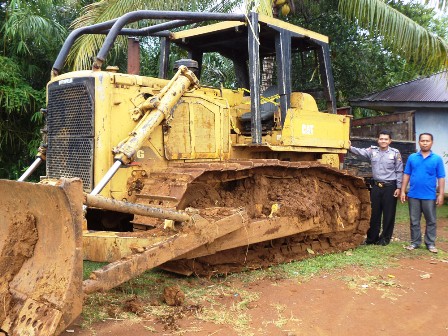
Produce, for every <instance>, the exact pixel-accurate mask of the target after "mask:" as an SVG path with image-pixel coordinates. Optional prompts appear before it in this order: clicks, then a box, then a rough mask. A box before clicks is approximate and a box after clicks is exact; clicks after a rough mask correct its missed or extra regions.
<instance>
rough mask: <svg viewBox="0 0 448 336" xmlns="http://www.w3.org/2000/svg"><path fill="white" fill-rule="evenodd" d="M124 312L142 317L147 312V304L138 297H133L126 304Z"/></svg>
mask: <svg viewBox="0 0 448 336" xmlns="http://www.w3.org/2000/svg"><path fill="white" fill-rule="evenodd" d="M123 308H124V310H125V311H127V312H130V313H133V314H135V315H137V316H141V315H142V314H143V313H144V311H145V303H144V302H143V301H142V300H141V299H139V298H138V297H137V296H135V297H132V298H130V299H128V300H126V302H125V303H124V307H123Z"/></svg>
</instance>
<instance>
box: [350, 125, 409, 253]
mask: <svg viewBox="0 0 448 336" xmlns="http://www.w3.org/2000/svg"><path fill="white" fill-rule="evenodd" d="M391 142H392V136H391V132H389V131H381V132H380V134H379V136H378V146H371V147H369V148H356V147H353V146H350V152H351V153H353V154H356V155H359V156H362V157H364V158H366V159H368V160H370V162H371V164H372V175H373V185H372V190H371V192H370V200H371V203H372V216H371V218H370V228H369V230H368V231H367V239H366V241H365V244H378V245H383V246H385V245H387V244H389V243H390V240H391V238H392V233H393V231H394V225H395V211H396V208H397V199H398V197H399V195H400V188H401V181H402V179H403V161H402V159H401V155H400V152H399V151H398V149H395V148H392V147H389V145H390V144H391ZM381 217H382V218H383V231H382V232H381V234H380V231H381Z"/></svg>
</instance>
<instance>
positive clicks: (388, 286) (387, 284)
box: [342, 274, 404, 301]
mask: <svg viewBox="0 0 448 336" xmlns="http://www.w3.org/2000/svg"><path fill="white" fill-rule="evenodd" d="M342 280H343V281H345V282H346V283H347V286H348V287H349V288H350V289H352V290H354V291H355V293H357V294H364V293H366V292H367V291H369V290H372V289H373V290H377V291H380V292H382V295H381V297H382V298H384V299H389V300H392V301H396V300H397V299H398V297H400V296H401V295H400V293H399V292H397V291H396V290H392V289H402V286H401V285H400V284H399V283H398V282H397V281H396V280H395V279H394V276H393V275H389V276H387V277H384V276H381V275H379V276H374V275H369V274H363V275H352V276H344V277H342ZM403 291H404V289H403Z"/></svg>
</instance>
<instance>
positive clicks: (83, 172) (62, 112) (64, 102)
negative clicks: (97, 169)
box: [47, 78, 95, 192]
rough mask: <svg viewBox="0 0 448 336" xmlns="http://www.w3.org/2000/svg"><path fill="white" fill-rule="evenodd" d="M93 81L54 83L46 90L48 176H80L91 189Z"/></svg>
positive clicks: (79, 80) (85, 79)
mask: <svg viewBox="0 0 448 336" xmlns="http://www.w3.org/2000/svg"><path fill="white" fill-rule="evenodd" d="M94 80H95V79H94V78H76V79H73V80H71V79H70V80H68V83H67V81H64V82H65V83H64V84H62V83H61V81H60V82H55V83H52V84H51V85H49V87H48V106H47V113H48V115H47V123H48V151H47V175H48V176H49V177H50V178H60V177H79V178H81V179H82V182H83V187H84V191H86V192H89V191H91V190H92V189H93V176H92V175H93V155H94V134H95V133H94V111H95V104H94V99H93V97H94Z"/></svg>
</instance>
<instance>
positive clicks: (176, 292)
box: [163, 286, 185, 306]
mask: <svg viewBox="0 0 448 336" xmlns="http://www.w3.org/2000/svg"><path fill="white" fill-rule="evenodd" d="M163 301H164V302H165V303H166V304H167V305H168V306H182V304H183V303H184V301H185V294H184V292H183V291H182V290H181V289H180V287H179V286H169V287H165V288H164V289H163Z"/></svg>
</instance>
